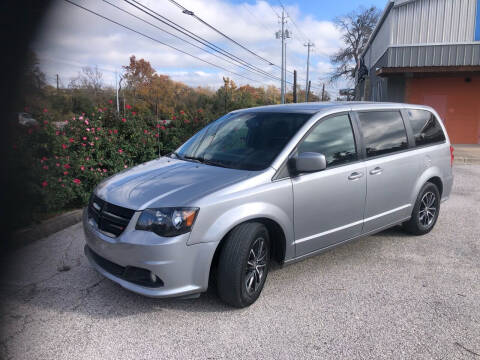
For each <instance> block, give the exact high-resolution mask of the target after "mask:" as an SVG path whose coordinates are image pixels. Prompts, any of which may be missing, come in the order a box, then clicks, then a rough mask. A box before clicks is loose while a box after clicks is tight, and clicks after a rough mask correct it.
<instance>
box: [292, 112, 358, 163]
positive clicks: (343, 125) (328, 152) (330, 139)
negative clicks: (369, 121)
mask: <svg viewBox="0 0 480 360" xmlns="http://www.w3.org/2000/svg"><path fill="white" fill-rule="evenodd" d="M304 152H317V153H321V154H323V155H325V158H326V160H327V167H328V166H335V165H341V164H345V163H348V162H350V161H354V160H356V159H357V151H356V148H355V139H354V137H353V131H352V125H351V123H350V118H349V117H348V115H347V114H345V115H338V116H332V117H329V118H326V119H325V120H322V121H321V122H320V124H318V125H317V126H316V127H315V128H314V129H313V130H312V132H310V134H308V135H307V136H306V137H305V139H304V140H303V141H302V142H301V143H300V145H299V146H298V153H299V154H301V153H304Z"/></svg>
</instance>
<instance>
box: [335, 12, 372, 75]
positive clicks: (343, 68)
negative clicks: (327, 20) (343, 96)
mask: <svg viewBox="0 0 480 360" xmlns="http://www.w3.org/2000/svg"><path fill="white" fill-rule="evenodd" d="M379 17H380V12H379V10H378V9H377V8H376V7H375V6H371V7H369V8H368V9H365V8H363V7H359V8H358V9H357V10H355V11H352V12H350V13H348V14H346V15H344V16H341V17H337V18H336V19H335V25H336V27H337V28H338V29H339V30H340V31H341V32H342V33H343V35H342V40H343V42H344V44H345V46H344V47H343V48H341V49H340V50H338V51H337V52H336V53H335V54H333V55H332V56H331V57H330V61H331V62H332V64H334V65H335V70H334V71H333V73H332V74H331V77H330V80H331V81H336V80H338V79H340V78H346V79H348V80H351V79H354V78H355V73H356V70H357V69H358V67H359V66H360V55H361V54H362V52H363V51H364V50H365V47H366V45H367V43H368V39H369V38H370V35H371V34H372V31H373V29H374V28H375V25H376V24H377V22H378V19H379Z"/></svg>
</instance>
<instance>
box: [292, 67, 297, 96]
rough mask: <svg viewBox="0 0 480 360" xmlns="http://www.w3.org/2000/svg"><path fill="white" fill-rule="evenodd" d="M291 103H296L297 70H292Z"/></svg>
mask: <svg viewBox="0 0 480 360" xmlns="http://www.w3.org/2000/svg"><path fill="white" fill-rule="evenodd" d="M293 102H294V103H296V102H297V70H293Z"/></svg>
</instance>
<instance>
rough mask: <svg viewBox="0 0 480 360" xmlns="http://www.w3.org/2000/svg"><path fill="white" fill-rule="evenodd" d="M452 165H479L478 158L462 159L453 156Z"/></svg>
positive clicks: (479, 159) (479, 160)
mask: <svg viewBox="0 0 480 360" xmlns="http://www.w3.org/2000/svg"><path fill="white" fill-rule="evenodd" d="M453 163H454V164H456V165H473V164H480V158H476V157H474V158H472V157H463V156H455V159H454V160H453Z"/></svg>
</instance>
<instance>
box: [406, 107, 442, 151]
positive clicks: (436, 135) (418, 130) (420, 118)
mask: <svg viewBox="0 0 480 360" xmlns="http://www.w3.org/2000/svg"><path fill="white" fill-rule="evenodd" d="M407 113H408V119H409V121H410V125H411V127H412V131H413V135H414V138H415V144H416V145H417V146H418V145H428V144H434V143H438V142H442V141H445V135H444V134H443V130H442V127H441V126H440V124H439V123H438V120H437V119H436V118H435V116H434V115H433V114H432V113H431V112H430V111H426V110H407Z"/></svg>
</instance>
